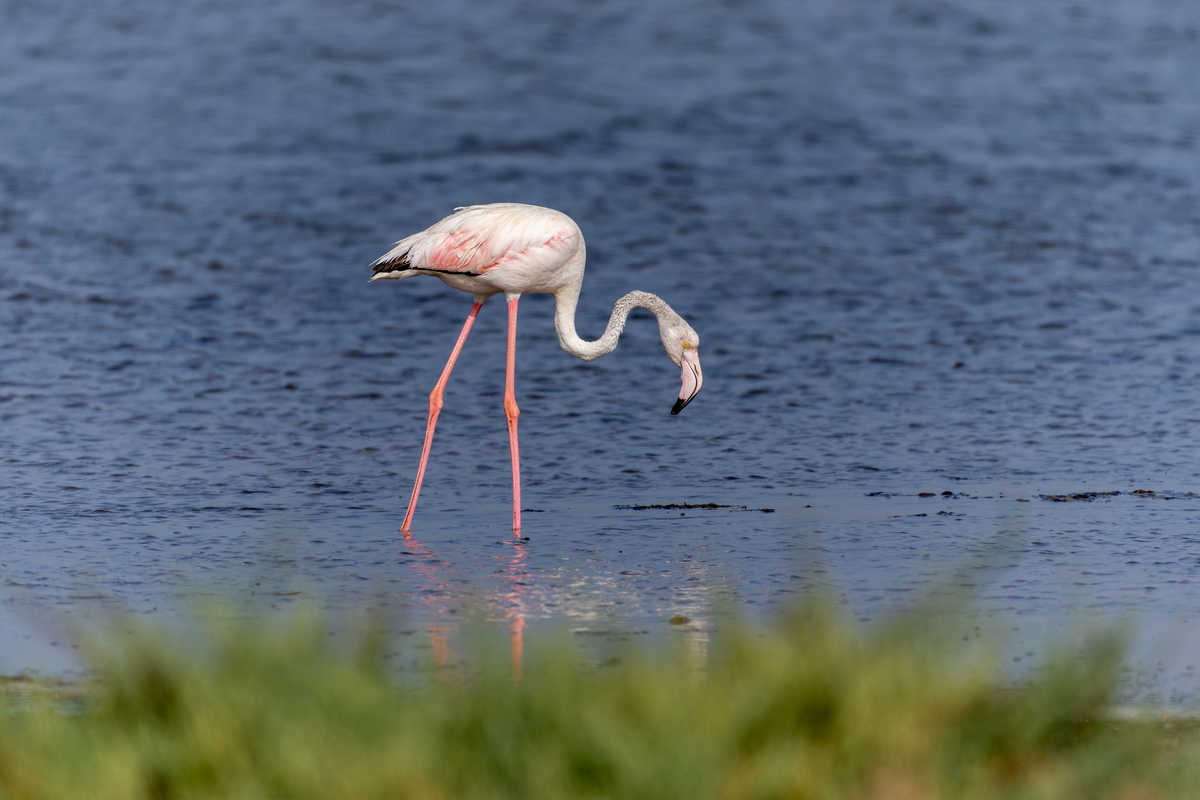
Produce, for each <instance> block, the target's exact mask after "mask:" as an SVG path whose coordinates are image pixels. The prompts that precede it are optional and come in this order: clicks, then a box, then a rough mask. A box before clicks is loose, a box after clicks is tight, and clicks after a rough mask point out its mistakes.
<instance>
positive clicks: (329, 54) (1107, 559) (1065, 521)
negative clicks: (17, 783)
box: [0, 0, 1200, 702]
mask: <svg viewBox="0 0 1200 800" xmlns="http://www.w3.org/2000/svg"><path fill="white" fill-rule="evenodd" d="M1198 39H1200V11H1197V10H1195V9H1193V8H1192V6H1191V5H1190V4H1187V3H1182V2H1171V1H1170V0H1157V1H1156V2H1142V1H1141V0H1110V1H1109V2H1102V3H1092V4H1067V3H1057V2H1052V3H1045V2H1033V0H1019V1H1018V2H1013V3H1007V4H995V3H989V2H983V0H976V1H974V2H971V1H967V0H964V1H963V2H941V3H938V2H931V3H908V2H893V3H883V4H853V3H842V2H812V3H792V2H783V0H780V1H779V2H747V3H725V4H717V3H707V4H696V3H690V2H665V3H656V4H653V6H650V7H647V6H645V5H644V4H637V3H628V2H601V3H590V4H579V5H572V6H562V5H558V4H546V5H541V4H536V3H525V2H518V1H517V0H507V1H506V2H498V3H486V4H484V3H478V4H475V3H468V2H454V1H453V0H452V1H451V2H445V3H437V4H421V5H420V7H418V5H417V4H414V5H412V6H411V7H402V6H401V7H394V6H390V5H388V4H382V3H372V2H338V3H332V2H328V3H327V2H319V0H312V1H311V2H294V3H268V4H251V5H244V4H237V3H226V2H216V1H214V2H187V3H179V4H156V3H149V2H116V1H115V0H101V1H100V2H90V3H87V4H78V6H77V7H71V6H70V5H68V6H65V7H63V6H59V7H55V6H53V5H46V4H25V3H16V2H11V3H5V4H3V5H0V108H2V109H3V113H0V326H2V327H0V330H3V331H4V348H3V351H2V352H0V366H2V370H0V423H2V425H3V428H2V429H3V431H4V432H5V437H4V444H5V446H4V451H5V452H4V454H3V457H2V458H0V487H2V488H0V510H2V522H0V671H5V672H13V671H20V670H23V669H34V670H41V671H50V672H54V671H69V670H70V669H71V668H72V665H73V664H74V655H73V653H74V650H73V646H72V644H71V643H70V642H71V637H70V636H65V635H60V634H59V633H58V631H59V630H60V629H63V628H64V627H65V628H68V629H69V628H70V626H71V623H72V621H73V620H83V621H85V623H86V622H87V621H90V620H92V619H94V618H96V617H98V616H103V615H104V614H106V613H107V612H108V611H110V610H112V609H113V608H118V609H123V610H127V611H132V612H133V613H135V614H139V615H146V616H148V617H151V618H154V619H157V618H167V617H170V616H171V615H172V614H174V613H175V611H176V610H177V609H179V608H181V607H187V606H189V605H194V604H196V603H197V602H200V603H203V602H205V601H207V600H210V599H213V598H226V599H232V600H233V601H234V602H235V603H236V604H239V605H246V606H266V607H281V608H287V607H290V606H292V605H295V604H296V603H297V602H299V601H302V600H304V601H310V602H316V603H318V604H319V605H321V606H322V607H325V608H329V609H331V610H334V611H339V610H344V609H355V608H362V607H373V608H382V609H385V610H387V611H389V612H394V613H395V614H396V616H397V617H398V618H402V619H403V620H404V622H403V623H402V626H407V628H406V630H411V631H413V632H414V633H416V634H423V633H428V634H429V636H428V637H425V636H422V635H416V636H413V637H410V638H411V639H412V640H413V641H415V642H424V641H425V639H426V638H428V639H429V640H430V641H431V642H434V644H432V645H429V646H428V648H432V650H433V652H435V653H438V652H440V651H439V645H438V644H436V642H437V641H438V640H439V637H441V636H444V635H452V634H453V633H454V631H456V630H457V629H458V627H459V625H460V623H459V620H461V619H464V618H466V617H468V616H472V615H475V616H479V615H482V616H485V617H489V618H495V619H502V620H506V621H508V622H509V623H510V624H511V625H512V626H513V628H514V630H524V626H525V625H526V624H529V625H534V626H537V625H545V626H548V627H553V626H561V627H566V628H568V629H570V630H572V631H575V632H576V633H577V634H579V635H580V636H583V635H585V634H587V633H589V632H590V633H601V634H605V633H606V632H607V633H608V634H611V633H612V632H614V631H619V632H622V634H623V635H624V634H630V635H634V634H646V635H647V636H650V637H654V636H656V635H671V634H679V635H687V636H692V637H693V638H694V640H695V641H696V642H700V643H703V641H704V636H705V635H706V631H708V630H709V629H710V628H711V625H712V624H713V623H712V612H711V610H710V609H711V602H712V600H713V598H714V596H721V597H733V598H735V599H736V601H737V603H738V605H739V606H740V607H741V608H742V609H743V610H744V611H745V612H747V613H749V614H751V615H753V616H761V615H764V614H768V613H769V612H770V611H771V610H773V609H775V608H778V607H779V606H781V605H784V604H786V603H787V602H790V601H791V600H792V599H794V598H795V597H797V596H801V595H804V594H806V593H808V592H810V591H813V590H818V591H823V592H827V593H831V594H832V595H833V596H835V597H837V598H839V599H840V600H841V601H843V602H844V603H845V604H846V606H847V608H848V609H849V610H850V611H851V613H853V614H854V615H855V616H858V617H861V618H864V619H872V618H877V617H878V616H879V615H881V614H882V613H884V612H886V611H887V610H888V609H890V608H894V607H899V606H903V605H905V604H906V603H908V602H911V601H912V600H915V599H918V598H921V597H924V596H925V595H926V594H927V593H929V592H931V591H938V589H937V587H945V586H947V585H948V584H949V585H953V586H955V587H956V588H957V589H961V590H964V591H966V592H968V593H969V594H970V595H972V596H973V597H974V598H975V602H976V604H977V605H978V606H979V609H980V613H981V614H982V616H983V617H985V618H987V619H990V620H1003V623H1002V625H1003V626H1004V627H1005V628H1006V629H1007V628H1009V627H1011V628H1012V629H1013V631H1014V639H1015V641H1016V643H1017V644H1016V645H1015V651H1016V653H1017V655H1015V656H1014V658H1015V659H1017V660H1022V659H1025V658H1028V657H1031V656H1036V655H1037V654H1038V653H1040V652H1041V649H1042V643H1043V642H1044V640H1045V633H1046V631H1056V630H1058V629H1059V628H1060V626H1061V625H1062V624H1063V623H1064V621H1072V620H1077V619H1080V618H1084V617H1091V616H1095V615H1099V616H1102V617H1104V618H1126V617H1132V618H1135V619H1138V620H1141V621H1142V623H1143V626H1144V630H1147V631H1160V632H1161V631H1166V632H1167V633H1166V634H1165V635H1166V637H1167V638H1168V639H1169V640H1170V641H1174V642H1179V641H1184V640H1186V639H1187V637H1188V636H1194V634H1195V633H1196V628H1197V626H1198V625H1200V497H1198V496H1197V495H1196V494H1194V492H1196V491H1200V480H1198V477H1200V476H1198V472H1200V471H1198V469H1197V466H1196V462H1195V456H1194V454H1195V452H1196V445H1197V423H1198V422H1200V412H1197V411H1196V404H1195V396H1196V385H1197V378H1198V377H1200V376H1198V372H1200V369H1198V365H1200V362H1198V360H1197V358H1198V345H1200V300H1197V299H1196V298H1197V296H1198V295H1197V292H1196V291H1195V286H1196V284H1197V281H1198V280H1200V272H1198V266H1200V261H1198V257H1197V247H1196V245H1197V230H1198V227H1197V223H1198V221H1200V218H1198V212H1197V209H1198V208H1200V159H1198V158H1197V156H1198V139H1197V137H1198V135H1200V94H1198V93H1197V92H1196V89H1195V87H1196V75H1198V74H1200V48H1198V47H1197V41H1198ZM513 200H515V201H520V202H527V203H535V204H540V205H548V206H552V207H555V208H559V209H562V210H563V211H566V212H567V213H569V214H571V215H572V216H573V217H574V218H575V219H576V220H577V221H578V222H579V224H580V226H581V227H582V229H583V231H584V234H585V236H586V238H587V240H588V243H589V268H588V273H587V278H586V280H585V284H584V292H583V297H582V301H581V304H580V312H579V318H578V324H579V328H580V332H581V333H582V334H583V335H585V336H587V337H594V336H596V335H598V334H599V333H600V331H601V329H602V327H603V324H604V321H605V320H606V319H607V315H608V309H609V308H610V306H611V303H612V302H613V301H614V300H615V299H616V298H617V297H618V296H620V295H621V294H623V293H624V292H626V291H628V290H629V289H633V288H640V289H645V290H649V291H653V292H655V293H658V294H660V295H662V296H663V297H664V298H666V299H667V300H668V302H670V303H671V304H672V305H673V306H674V307H675V308H676V309H677V310H678V311H679V312H681V313H682V314H683V315H684V316H685V317H686V318H687V319H688V320H689V321H690V322H691V324H692V325H693V326H694V327H695V328H696V329H697V330H698V331H699V332H700V335H701V337H702V348H701V351H702V358H703V364H704V371H705V390H704V392H703V393H702V394H701V395H700V397H699V398H698V399H697V400H696V401H695V402H694V403H693V404H692V405H691V406H689V407H688V409H687V410H686V411H685V412H683V413H682V414H681V415H679V416H678V417H671V416H669V414H668V410H669V408H670V406H671V403H672V402H673V399H674V396H675V393H676V391H677V389H678V370H677V369H676V368H674V367H673V365H671V364H670V362H669V361H668V360H667V359H666V358H665V356H664V355H663V353H662V350H661V347H660V346H659V344H658V340H657V339H658V337H657V331H656V329H655V326H654V325H653V324H652V321H651V320H650V318H648V317H645V318H643V317H638V316H636V315H635V317H634V318H632V319H631V322H630V325H629V327H628V328H627V331H626V334H625V338H623V339H622V342H621V345H620V347H619V348H618V350H617V351H616V352H615V353H614V354H613V355H611V356H608V357H606V358H604V359H601V360H599V361H596V362H593V363H589V364H585V363H583V362H579V361H576V360H574V359H572V358H571V357H569V356H567V355H566V354H565V353H563V352H561V351H560V350H559V348H558V345H557V342H556V339H555V336H554V333H553V328H552V324H551V312H552V303H551V301H550V299H549V298H546V297H538V296H533V297H529V298H527V299H526V300H525V301H523V302H522V304H521V323H520V331H519V335H518V343H517V351H518V366H517V391H518V400H519V403H520V406H521V411H522V416H521V445H522V457H523V479H524V501H525V506H526V509H527V511H526V514H525V519H524V525H525V531H524V533H526V534H527V535H528V536H529V540H528V541H527V542H524V543H519V544H514V543H513V542H512V541H511V540H510V537H511V533H510V531H509V530H508V525H509V513H510V509H509V503H510V499H509V497H510V496H509V491H510V483H509V481H510V478H509V472H508V455H507V435H506V430H505V422H504V415H503V410H502V407H501V393H502V388H503V331H504V314H503V313H502V304H501V303H499V302H496V301H493V303H491V304H489V305H488V306H485V308H484V310H483V312H482V313H481V315H480V317H479V321H478V323H477V325H476V327H475V330H474V332H473V333H472V336H471V339H470V341H469V342H468V344H467V347H466V349H465V351H464V353H463V355H462V358H461V359H460V361H459V366H458V368H457V370H456V372H455V374H454V376H453V378H452V380H451V383H450V386H449V389H448V391H447V394H446V407H445V410H444V411H443V414H442V418H441V423H440V427H439V430H438V436H437V439H436V441H435V445H434V453H433V459H432V462H431V467H430V472H429V475H428V478H427V482H426V487H425V489H424V491H423V494H422V499H421V504H420V506H419V508H418V512H417V518H416V523H415V525H414V533H415V534H416V538H415V539H409V540H406V539H404V538H403V537H401V536H399V535H398V528H399V524H400V520H401V516H402V514H403V511H404V506H405V502H406V500H407V496H408V491H409V487H410V483H411V479H412V475H413V471H414V470H415V466H416V461H417V456H418V452H419V447H420V441H421V436H422V432H423V430H424V421H425V420H424V417H425V402H426V396H427V394H428V391H429V389H430V388H431V386H432V384H433V382H434V380H435V379H436V377H437V374H438V372H439V370H440V368H441V365H442V363H443V361H444V359H445V357H446V355H447V354H448V352H449V349H450V346H451V344H452V343H453V340H454V336H455V335H456V332H457V330H458V327H459V325H460V324H461V321H462V319H463V317H464V316H465V314H466V312H467V310H468V308H469V306H470V298H469V297H468V296H466V295H463V294H461V293H458V292H454V291H452V290H450V289H448V288H446V287H445V286H443V285H442V284H441V283H440V282H438V281H436V280H432V279H431V280H424V279H420V280H411V281H404V282H399V283H389V284H386V285H380V284H378V283H376V284H371V285H368V283H367V278H368V277H369V270H368V269H367V266H366V265H367V264H368V263H369V262H370V261H371V260H372V259H374V258H375V257H376V256H377V255H379V254H380V253H382V252H383V251H384V250H385V249H387V247H388V246H389V245H390V243H391V242H393V241H394V240H396V239H398V238H400V237H401V236H403V235H406V234H408V233H411V232H413V231H415V230H418V229H420V228H423V227H425V226H426V225H428V224H429V223H431V222H433V221H434V220H436V219H438V218H439V217H441V216H442V215H444V214H445V213H447V212H448V211H449V210H450V209H451V208H452V207H454V206H456V205H463V204H469V203H481V202H492V201H513ZM1136 490H1145V491H1153V492H1154V494H1153V495H1148V494H1140V495H1139V494H1134V492H1135V491H1136ZM944 492H948V493H950V494H943V493H944ZM1084 492H1120V494H1117V495H1104V496H1099V497H1096V498H1094V499H1090V500H1087V499H1077V500H1067V501H1063V502H1058V501H1055V500H1053V499H1046V498H1048V497H1051V496H1054V495H1074V494H1079V493H1084ZM922 494H926V495H929V496H924V497H923V496H921V495H922ZM707 503H713V504H719V505H721V506H724V507H721V508H710V509H703V508H684V509H673V508H661V507H660V508H650V509H640V510H639V509H635V508H630V506H638V505H641V506H670V505H671V504H707ZM743 507H745V509H744V510H743ZM765 509H772V510H771V511H767V510H765ZM673 616H685V617H687V618H688V619H689V622H688V623H686V624H685V625H675V626H671V625H669V623H668V620H669V619H670V618H671V617H673ZM64 620H65V621H66V622H65V623H64ZM677 621H678V620H677ZM447 632H449V633H448V634H447ZM422 646H424V645H422ZM428 648H427V649H428ZM1155 648H1156V645H1155V643H1154V642H1152V641H1149V640H1147V643H1146V645H1145V648H1144V649H1143V650H1141V651H1139V652H1140V653H1141V654H1140V655H1139V656H1138V659H1137V660H1136V663H1135V664H1134V665H1133V668H1134V672H1135V673H1136V674H1135V677H1134V678H1133V679H1132V681H1131V685H1132V686H1134V687H1135V693H1136V691H1141V695H1142V696H1145V697H1152V698H1153V699H1159V700H1164V701H1169V702H1184V701H1194V699H1195V698H1196V695H1197V692H1200V683H1198V682H1197V681H1196V678H1195V676H1194V674H1193V673H1194V670H1193V669H1192V664H1193V663H1194V662H1195V660H1196V659H1197V658H1200V653H1192V652H1187V648H1184V652H1182V653H1180V652H1175V653H1173V654H1169V655H1168V656H1163V655H1162V654H1161V653H1159V652H1157V651H1156V650H1155ZM418 649H420V648H419V647H418ZM1178 649H1179V648H1176V650H1178ZM1151 651H1154V652H1151Z"/></svg>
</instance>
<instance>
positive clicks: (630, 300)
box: [554, 287, 674, 361]
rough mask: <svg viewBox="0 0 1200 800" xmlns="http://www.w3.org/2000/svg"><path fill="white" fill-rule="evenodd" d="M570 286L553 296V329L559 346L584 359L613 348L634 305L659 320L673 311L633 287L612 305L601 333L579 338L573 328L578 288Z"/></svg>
mask: <svg viewBox="0 0 1200 800" xmlns="http://www.w3.org/2000/svg"><path fill="white" fill-rule="evenodd" d="M573 289H574V290H573V291H571V290H568V291H565V292H562V293H560V294H557V295H555V297H554V329H555V331H557V333H558V343H559V344H560V345H562V349H563V350H566V351H567V352H568V353H570V354H571V355H573V356H575V357H576V358H582V359H583V360H584V361H591V360H593V359H596V358H599V357H600V356H605V355H608V354H609V353H611V352H612V351H613V350H614V349H616V346H617V340H618V339H620V338H621V331H623V330H625V321H626V319H628V318H629V312H630V311H633V309H635V308H645V309H648V310H650V311H652V312H654V316H656V317H658V318H659V319H660V320H661V319H662V318H663V317H664V316H667V315H671V314H673V313H674V312H673V311H672V310H671V307H670V306H668V305H667V303H666V301H664V300H663V299H662V298H661V297H659V296H658V295H656V294H650V292H639V291H633V292H630V293H629V294H627V295H625V296H624V297H622V298H621V299H620V300H618V301H617V302H616V303H615V304H614V305H613V310H612V315H611V316H610V317H609V318H608V325H607V326H606V327H605V328H604V333H602V334H600V338H599V339H595V340H593V341H588V340H586V339H583V338H580V336H579V334H578V333H576V332H575V306H576V304H577V303H578V302H579V289H578V287H573Z"/></svg>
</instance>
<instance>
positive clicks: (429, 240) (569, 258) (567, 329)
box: [371, 203, 703, 535]
mask: <svg viewBox="0 0 1200 800" xmlns="http://www.w3.org/2000/svg"><path fill="white" fill-rule="evenodd" d="M585 261H586V253H585V245H584V241H583V233H582V232H581V231H580V230H579V226H578V225H576V224H575V221H574V220H572V219H571V218H570V217H568V216H567V215H566V214H564V213H562V212H561V211H555V210H554V209H551V208H543V207H541V206H530V205H524V204H522V203H492V204H489V205H477V206H466V207H462V208H458V209H456V210H455V212H454V213H453V214H451V215H450V216H448V217H445V218H444V219H442V220H439V221H438V222H435V223H434V224H433V225H430V226H429V227H428V228H426V229H425V230H423V231H421V232H419V233H414V234H413V235H411V236H406V237H405V238H403V239H401V240H400V241H398V242H396V243H395V245H393V246H392V248H391V249H390V250H388V251H387V252H386V253H384V254H383V255H382V256H380V257H379V258H377V259H376V260H375V261H374V262H373V263H372V264H371V269H372V271H373V274H372V276H371V280H373V281H374V280H379V279H383V278H393V279H401V278H411V277H414V276H416V275H433V276H434V277H437V278H440V279H441V280H442V281H443V282H445V283H446V284H447V285H449V286H451V287H453V288H455V289H460V290H462V291H464V292H470V293H471V294H472V295H473V296H474V299H475V302H474V304H473V305H472V307H471V311H470V313H468V314H467V319H466V321H465V322H464V323H463V327H462V330H461V331H460V332H459V335H458V339H457V341H456V342H455V344H454V348H453V349H452V350H451V352H450V358H449V359H448V360H447V361H446V365H445V367H444V368H443V369H442V374H441V376H440V377H439V378H438V381H437V383H436V384H434V387H433V390H432V391H431V392H430V394H429V417H428V419H427V421H426V425H425V441H424V444H423V446H422V449H421V461H420V463H419V464H418V467H417V476H416V479H415V481H414V483H413V490H412V495H411V496H410V498H409V503H408V510H407V511H406V513H405V516H404V522H403V524H402V525H401V530H402V531H404V532H405V533H406V534H407V533H408V531H409V528H410V526H411V524H412V516H413V512H414V510H415V509H416V504H417V497H418V495H419V494H420V491H421V483H422V481H423V480H424V476H425V468H426V465H427V464H428V461H429V451H430V447H431V445H432V441H433V432H434V429H435V427H436V425H437V418H438V414H439V413H440V411H441V408H442V395H443V393H444V390H445V386H446V383H447V382H448V380H449V378H450V373H451V371H452V370H453V369H454V363H455V362H456V361H457V360H458V355H459V353H460V352H461V350H462V347H463V344H464V343H465V342H466V339H467V335H468V334H469V333H470V330H471V327H472V326H473V325H474V322H475V317H476V316H477V315H478V313H479V309H480V308H481V307H482V305H483V303H484V302H486V301H487V299H488V298H489V297H491V296H492V295H494V294H498V293H500V292H503V293H504V295H505V297H506V298H507V300H508V346H507V358H506V364H505V367H506V369H505V390H504V412H505V417H506V419H507V421H508V433H509V450H510V455H511V460H512V476H513V533H514V534H518V535H519V534H520V531H521V481H520V456H519V452H518V445H517V418H518V416H519V414H520V409H519V408H518V407H517V402H516V396H515V390H514V383H515V349H516V326H517V302H518V300H520V297H521V295H523V294H543V293H546V294H552V295H554V301H555V312H554V327H555V330H556V332H557V334H558V340H559V344H560V345H561V346H562V348H563V349H564V350H566V351H567V352H568V353H570V354H571V355H574V356H576V357H577V358H581V359H584V360H585V361H590V360H592V359H595V358H599V357H600V356H602V355H605V354H607V353H610V352H612V350H613V349H614V348H615V347H616V346H617V340H618V339H619V338H620V335H621V332H622V330H623V329H624V327H625V321H626V319H627V318H628V316H629V313H630V311H632V310H633V309H634V308H638V307H641V308H646V309H649V310H650V311H651V312H653V313H654V315H655V316H656V317H657V318H658V327H659V336H660V338H661V339H662V343H663V347H664V349H665V350H666V351H667V355H668V356H669V357H670V359H671V360H672V361H673V362H674V363H675V365H676V366H678V367H679V368H680V377H681V388H680V391H679V397H678V399H677V400H676V402H675V405H674V406H673V407H672V409H671V413H672V414H678V413H679V412H680V411H681V410H682V409H683V407H684V406H686V405H687V404H688V403H690V402H691V401H692V399H693V398H694V397H695V396H696V395H697V394H698V393H699V392H700V388H701V385H702V384H703V374H702V372H701V369H700V351H699V347H700V337H699V336H698V335H697V334H696V332H695V331H694V330H693V329H692V327H691V326H690V325H688V323H687V322H686V321H685V320H684V319H683V317H681V316H679V315H678V314H677V313H675V311H674V310H673V309H672V308H671V307H670V306H668V305H667V304H666V302H664V301H663V300H662V299H661V298H659V297H658V296H656V295H653V294H650V293H649V292H639V291H634V292H629V293H628V294H626V295H625V296H623V297H621V298H620V299H619V300H617V302H616V304H615V305H614V306H613V310H612V314H611V315H610V317H609V321H608V325H607V326H606V327H605V330H604V333H603V334H602V335H601V336H600V338H599V339H595V340H592V341H588V340H586V339H583V338H581V337H580V336H579V334H578V333H577V332H576V331H575V307H576V304H577V303H578V300H579V292H580V288H581V286H582V283H583V269H584V264H585Z"/></svg>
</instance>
